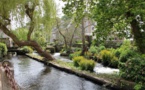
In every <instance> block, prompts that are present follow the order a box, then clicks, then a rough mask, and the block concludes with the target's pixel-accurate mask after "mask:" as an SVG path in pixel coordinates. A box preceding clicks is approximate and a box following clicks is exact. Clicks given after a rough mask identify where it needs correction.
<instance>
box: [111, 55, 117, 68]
mask: <svg viewBox="0 0 145 90" xmlns="http://www.w3.org/2000/svg"><path fill="white" fill-rule="evenodd" d="M118 64H119V60H118V58H117V57H115V56H113V58H112V59H111V63H110V65H109V66H111V67H113V68H118Z"/></svg>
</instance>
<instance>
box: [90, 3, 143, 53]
mask: <svg viewBox="0 0 145 90" xmlns="http://www.w3.org/2000/svg"><path fill="white" fill-rule="evenodd" d="M91 10H92V11H91V12H92V13H93V17H94V19H95V21H96V22H97V27H96V31H95V32H96V37H97V39H99V40H100V39H106V36H108V35H109V34H110V33H117V34H118V36H122V35H123V36H124V35H126V36H128V34H127V33H126V32H130V33H131V34H132V35H133V37H134V40H135V42H136V45H137V46H138V49H139V50H140V52H142V53H145V48H144V47H145V24H144V22H145V21H144V20H145V1H144V0H96V1H95V0H94V2H93V5H92V8H91Z"/></svg>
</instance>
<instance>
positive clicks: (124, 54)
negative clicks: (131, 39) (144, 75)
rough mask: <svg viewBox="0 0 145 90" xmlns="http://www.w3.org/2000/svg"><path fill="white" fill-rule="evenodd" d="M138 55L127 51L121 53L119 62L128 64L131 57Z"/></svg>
mask: <svg viewBox="0 0 145 90" xmlns="http://www.w3.org/2000/svg"><path fill="white" fill-rule="evenodd" d="M136 54H137V53H136V52H135V51H133V50H130V49H126V50H124V51H123V52H121V54H120V57H119V60H120V61H121V62H126V61H127V60H128V59H129V58H130V57H132V56H134V55H136Z"/></svg>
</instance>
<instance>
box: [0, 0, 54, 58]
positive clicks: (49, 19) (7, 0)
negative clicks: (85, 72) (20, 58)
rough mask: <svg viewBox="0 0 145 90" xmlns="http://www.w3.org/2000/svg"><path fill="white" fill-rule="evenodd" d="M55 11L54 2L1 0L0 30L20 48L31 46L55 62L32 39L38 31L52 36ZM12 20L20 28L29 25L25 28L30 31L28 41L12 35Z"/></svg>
mask: <svg viewBox="0 0 145 90" xmlns="http://www.w3.org/2000/svg"><path fill="white" fill-rule="evenodd" d="M55 11H56V9H55V3H54V1H53V0H0V30H2V31H3V32H4V33H5V34H6V35H8V36H9V37H11V38H12V39H13V41H14V42H15V43H16V44H17V45H18V46H31V47H33V48H34V49H36V50H37V52H38V53H39V54H41V55H42V56H44V57H46V58H47V59H49V60H53V59H54V58H53V57H52V56H51V55H50V54H48V53H46V52H44V51H43V50H42V48H41V47H40V45H39V44H38V43H37V42H36V41H35V40H33V39H32V34H33V33H34V32H36V31H40V32H41V33H42V32H45V33H47V34H50V32H51V26H52V24H53V21H54V17H55ZM12 20H14V21H15V22H16V23H17V24H18V28H23V27H25V26H26V25H27V24H28V26H27V27H25V28H26V30H28V33H27V39H26V40H21V39H19V38H18V37H17V35H15V34H14V33H12V31H11V30H12V28H11V27H10V26H11V25H12V24H11V21H12ZM26 20H27V22H26ZM48 36H49V35H48ZM38 38H39V37H38Z"/></svg>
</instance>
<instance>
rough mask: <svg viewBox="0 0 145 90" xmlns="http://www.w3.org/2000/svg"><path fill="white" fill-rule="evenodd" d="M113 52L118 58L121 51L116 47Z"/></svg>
mask: <svg viewBox="0 0 145 90" xmlns="http://www.w3.org/2000/svg"><path fill="white" fill-rule="evenodd" d="M114 54H115V56H116V57H118V58H119V57H120V54H121V52H120V51H119V49H116V50H115V52H114Z"/></svg>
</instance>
